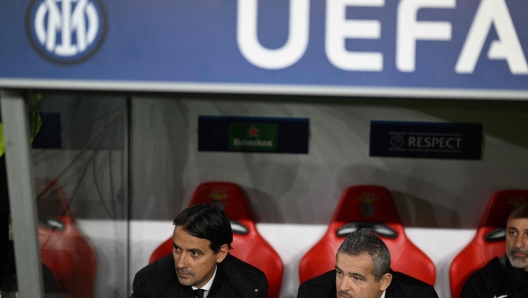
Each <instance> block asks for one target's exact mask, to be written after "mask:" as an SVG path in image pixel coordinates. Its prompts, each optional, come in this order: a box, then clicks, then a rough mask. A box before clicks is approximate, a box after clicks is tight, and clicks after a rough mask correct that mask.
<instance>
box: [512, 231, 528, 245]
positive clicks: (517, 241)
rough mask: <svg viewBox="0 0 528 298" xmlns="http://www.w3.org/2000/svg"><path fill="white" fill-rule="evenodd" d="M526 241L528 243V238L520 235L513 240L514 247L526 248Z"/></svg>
mask: <svg viewBox="0 0 528 298" xmlns="http://www.w3.org/2000/svg"><path fill="white" fill-rule="evenodd" d="M527 241H528V237H527V235H524V234H521V235H519V236H517V238H516V239H515V247H518V248H522V247H525V248H528V247H526V246H528V245H527Z"/></svg>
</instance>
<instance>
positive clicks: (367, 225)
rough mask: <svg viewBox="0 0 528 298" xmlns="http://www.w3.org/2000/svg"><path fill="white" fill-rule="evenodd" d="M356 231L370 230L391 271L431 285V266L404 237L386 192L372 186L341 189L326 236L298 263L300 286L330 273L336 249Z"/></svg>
mask: <svg viewBox="0 0 528 298" xmlns="http://www.w3.org/2000/svg"><path fill="white" fill-rule="evenodd" d="M357 229H368V230H371V231H373V232H374V233H375V234H376V235H378V236H379V237H380V238H381V239H382V240H383V241H384V242H385V244H386V245H387V247H388V248H389V251H390V253H391V268H392V269H394V270H396V271H400V272H403V273H406V274H408V275H410V276H413V277H415V278H418V279H420V280H422V281H424V282H426V283H429V284H431V285H434V282H435V278H436V269H435V266H434V264H433V262H432V261H431V260H430V259H429V258H428V257H427V256H426V255H425V254H424V253H423V252H422V251H421V250H420V249H419V248H418V247H416V246H415V245H414V244H413V243H412V242H411V241H410V240H409V239H408V238H407V236H406V235H405V231H404V230H403V226H402V224H401V222H400V219H399V217H398V212H397V210H396V206H395V205H394V202H393V201H392V196H391V194H390V193H389V191H388V190H387V189H386V188H384V187H380V186H374V185H360V186H352V187H348V188H347V189H345V191H344V192H343V194H342V195H341V199H340V201H339V203H338V205H337V208H336V210H335V212H334V216H333V217H332V220H331V222H330V225H329V227H328V230H327V231H326V234H325V235H324V236H323V238H322V239H321V240H320V241H319V242H318V243H317V244H316V245H315V246H314V247H312V249H310V251H308V253H306V255H304V257H303V258H302V260H301V263H300V265H299V279H300V282H301V283H302V282H304V281H306V280H308V279H310V278H312V277H315V276H317V275H320V274H322V273H324V272H327V271H329V270H332V269H333V268H334V267H335V257H336V253H337V249H338V248H339V245H340V244H341V243H342V242H343V240H344V239H345V237H346V236H347V235H348V234H349V233H351V232H353V231H354V230H357Z"/></svg>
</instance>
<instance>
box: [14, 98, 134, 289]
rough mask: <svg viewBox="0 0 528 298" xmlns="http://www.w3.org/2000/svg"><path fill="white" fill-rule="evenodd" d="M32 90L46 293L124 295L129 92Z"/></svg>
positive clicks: (30, 108)
mask: <svg viewBox="0 0 528 298" xmlns="http://www.w3.org/2000/svg"><path fill="white" fill-rule="evenodd" d="M27 96H28V100H29V102H30V107H29V110H30V112H32V114H31V115H30V118H31V119H32V127H33V130H34V131H35V130H38V133H37V134H36V137H35V139H34V140H33V143H32V145H33V149H32V155H33V156H32V157H33V170H34V177H35V187H36V194H37V198H36V199H37V202H38V203H37V205H38V217H39V228H38V230H39V240H40V252H41V257H42V263H43V275H44V286H45V289H46V292H47V294H46V297H76V298H90V297H101V298H103V297H104V298H113V297H126V296H127V294H128V290H127V270H128V265H127V261H128V223H127V217H128V191H127V188H128V184H127V183H128V179H127V177H128V166H127V162H128V153H127V150H128V148H127V136H126V133H127V128H126V115H127V112H126V98H125V97H111V96H82V95H57V94H45V93H44V94H39V93H33V94H29V95H27ZM37 114H38V116H37ZM40 121H41V124H42V125H39V124H38V123H39V122H40ZM14 291H16V280H14V281H13V284H12V287H11V290H10V291H8V293H6V292H4V297H6V296H5V295H10V294H12V293H13V292H14ZM13 297H15V296H13Z"/></svg>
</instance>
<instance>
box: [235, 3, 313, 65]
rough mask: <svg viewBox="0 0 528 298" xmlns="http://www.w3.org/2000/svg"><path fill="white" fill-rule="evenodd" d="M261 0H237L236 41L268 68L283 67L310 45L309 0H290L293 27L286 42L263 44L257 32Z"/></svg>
mask: <svg viewBox="0 0 528 298" xmlns="http://www.w3.org/2000/svg"><path fill="white" fill-rule="evenodd" d="M257 18H258V0H238V11H237V43H238V47H239V49H240V52H242V55H243V56H244V58H246V59H247V60H248V61H249V62H251V63H252V64H254V65H255V66H258V67H260V68H265V69H282V68H286V67H289V66H291V65H293V64H294V63H296V62H297V61H299V59H301V57H302V56H303V55H304V52H305V51H306V48H307V47H308V38H309V26H310V0H290V23H289V24H290V25H289V27H290V29H289V33H288V40H287V41H286V44H285V45H284V46H282V47H281V48H278V49H271V50H270V49H267V48H264V47H263V46H262V45H261V44H260V42H259V41H258V36H257Z"/></svg>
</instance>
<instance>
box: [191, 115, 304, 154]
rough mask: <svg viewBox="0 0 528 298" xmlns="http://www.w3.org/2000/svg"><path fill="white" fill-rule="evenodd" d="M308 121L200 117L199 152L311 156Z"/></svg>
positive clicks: (302, 119) (297, 119)
mask: <svg viewBox="0 0 528 298" xmlns="http://www.w3.org/2000/svg"><path fill="white" fill-rule="evenodd" d="M308 129H309V121H308V119H306V118H263V117H232V116H230V117H224V116H199V117H198V151H224V152H260V153H298V154H307V153H308Z"/></svg>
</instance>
